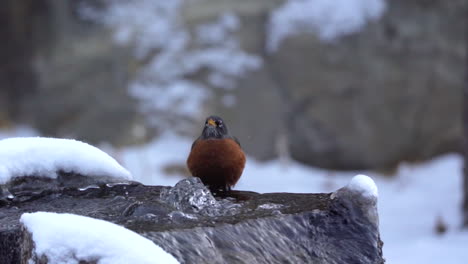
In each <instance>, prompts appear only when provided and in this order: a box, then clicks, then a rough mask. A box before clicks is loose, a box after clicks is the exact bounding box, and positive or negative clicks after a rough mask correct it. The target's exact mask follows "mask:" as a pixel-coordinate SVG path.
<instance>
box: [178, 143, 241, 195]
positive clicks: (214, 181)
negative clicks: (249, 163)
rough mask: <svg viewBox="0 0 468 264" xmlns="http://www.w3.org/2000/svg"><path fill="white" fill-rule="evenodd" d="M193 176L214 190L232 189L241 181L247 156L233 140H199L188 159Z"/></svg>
mask: <svg viewBox="0 0 468 264" xmlns="http://www.w3.org/2000/svg"><path fill="white" fill-rule="evenodd" d="M187 166H188V168H189V170H190V172H191V173H192V175H193V176H195V177H199V178H200V179H201V180H202V182H203V183H204V184H206V185H209V186H210V187H213V188H226V187H228V188H230V187H232V186H234V185H235V184H236V183H237V181H238V180H239V178H240V176H241V174H242V171H243V170H244V166H245V154H244V151H242V149H241V147H240V146H239V144H237V143H236V142H235V141H234V140H232V139H202V140H197V141H196V142H195V144H194V145H193V148H192V151H191V152H190V155H189V157H188V159H187Z"/></svg>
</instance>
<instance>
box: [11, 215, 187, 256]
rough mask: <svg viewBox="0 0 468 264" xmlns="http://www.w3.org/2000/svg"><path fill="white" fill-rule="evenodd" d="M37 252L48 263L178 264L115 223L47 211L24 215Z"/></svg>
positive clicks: (156, 247) (23, 220)
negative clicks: (45, 258) (44, 257)
mask: <svg viewBox="0 0 468 264" xmlns="http://www.w3.org/2000/svg"><path fill="white" fill-rule="evenodd" d="M20 221H21V223H22V224H23V225H24V226H25V227H26V229H27V230H28V231H29V232H30V233H32V239H33V240H34V243H35V246H36V248H35V253H36V255H37V256H38V257H40V256H43V255H45V256H47V259H48V263H50V264H55V263H57V264H59V263H78V262H80V261H86V262H93V263H94V262H96V263H99V264H120V263H122V264H127V263H139V264H146V263H165V264H166V263H167V264H171V263H179V262H178V261H177V260H176V259H175V258H174V257H173V256H172V255H170V254H169V253H167V252H166V251H164V250H163V249H162V248H160V247H159V246H157V245H155V244H154V243H153V242H152V241H150V240H148V239H146V238H144V237H142V236H140V235H138V234H137V233H135V232H133V231H130V230H128V229H126V228H124V227H121V226H118V225H116V224H113V223H110V222H107V221H104V220H99V219H93V218H90V217H85V216H79V215H73V214H57V213H48V212H36V213H25V214H23V215H22V216H21V220H20Z"/></svg>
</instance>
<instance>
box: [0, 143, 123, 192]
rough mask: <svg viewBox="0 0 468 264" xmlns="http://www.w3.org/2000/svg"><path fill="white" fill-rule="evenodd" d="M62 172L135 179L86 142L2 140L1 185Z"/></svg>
mask: <svg viewBox="0 0 468 264" xmlns="http://www.w3.org/2000/svg"><path fill="white" fill-rule="evenodd" d="M59 171H61V172H65V173H68V172H74V173H77V174H81V175H84V176H106V177H115V178H122V179H127V180H130V179H132V175H131V174H130V172H128V171H127V170H126V169H125V168H124V167H122V166H121V165H120V164H119V163H118V162H117V161H115V160H114V159H113V158H112V157H111V156H109V155H108V154H106V153H105V152H103V151H101V150H99V149H98V148H96V147H93V146H91V145H89V144H86V143H84V142H80V141H77V140H73V139H59V138H43V137H17V138H8V139H3V140H0V184H2V183H6V182H8V181H9V180H10V179H12V178H13V177H20V176H40V177H50V178H56V177H57V172H59Z"/></svg>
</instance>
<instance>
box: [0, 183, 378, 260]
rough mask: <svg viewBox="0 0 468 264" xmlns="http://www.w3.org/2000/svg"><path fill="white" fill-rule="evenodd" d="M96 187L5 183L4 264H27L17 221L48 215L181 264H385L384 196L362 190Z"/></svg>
mask: <svg viewBox="0 0 468 264" xmlns="http://www.w3.org/2000/svg"><path fill="white" fill-rule="evenodd" d="M41 180H43V182H42V183H39V182H41ZM59 181H61V183H60V182H59ZM18 183H20V185H21V188H19V187H18V186H16V185H17V184H18ZM89 183H90V182H86V183H82V184H80V183H79V181H67V180H66V179H61V180H60V179H57V180H50V179H41V178H35V179H34V180H31V181H29V180H20V181H17V182H16V183H14V182H13V183H10V185H9V186H3V187H4V189H7V190H8V192H10V193H11V194H12V196H13V198H11V199H6V200H5V201H4V202H3V203H0V245H1V247H0V262H1V263H27V262H26V261H27V260H28V259H29V258H30V256H31V252H32V241H31V237H30V235H29V234H28V233H27V232H25V230H24V229H23V228H22V227H21V225H20V223H19V218H20V216H21V214H22V213H24V212H35V211H49V212H60V213H64V212H67V213H74V214H79V215H85V216H90V217H94V218H100V219H104V220H107V221H111V222H114V223H117V224H119V225H122V226H125V227H127V228H129V229H131V230H133V231H135V232H137V233H139V234H141V235H143V236H145V237H146V238H149V239H150V240H152V241H154V242H155V243H156V244H157V245H159V246H161V247H162V248H163V249H164V250H166V251H167V252H169V253H171V254H172V255H173V256H175V257H176V258H177V259H178V260H179V261H180V262H181V263H384V259H383V257H382V241H381V240H380V235H379V230H378V220H377V219H378V217H376V212H377V211H376V210H377V209H376V202H377V198H376V197H368V196H366V195H364V194H363V193H362V192H360V191H356V189H355V188H350V187H344V188H342V189H340V190H338V191H337V192H335V193H332V194H291V193H270V194H258V193H254V192H245V191H233V192H232V193H230V195H228V196H227V197H224V198H221V197H213V196H212V195H211V193H210V192H209V191H208V190H207V189H206V187H205V186H203V184H201V182H200V180H199V179H198V178H191V179H187V180H182V181H180V182H179V183H178V184H177V185H176V186H174V187H173V188H170V187H162V186H145V185H142V184H139V183H136V182H125V183H111V184H108V183H104V182H95V184H92V185H91V186H88V188H86V187H87V184H89ZM28 184H32V185H37V184H40V186H41V188H43V190H42V191H39V190H37V188H35V187H32V186H28ZM21 197H23V198H24V197H28V198H27V199H22V198H21ZM369 212H373V213H375V215H374V216H375V217H369V216H370V215H373V214H369Z"/></svg>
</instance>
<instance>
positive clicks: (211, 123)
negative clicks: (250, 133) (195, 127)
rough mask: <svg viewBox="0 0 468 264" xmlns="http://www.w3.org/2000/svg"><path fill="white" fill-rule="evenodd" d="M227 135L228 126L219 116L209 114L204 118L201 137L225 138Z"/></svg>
mask: <svg viewBox="0 0 468 264" xmlns="http://www.w3.org/2000/svg"><path fill="white" fill-rule="evenodd" d="M228 136H229V132H228V128H227V126H226V124H225V123H224V120H223V119H222V118H221V117H219V116H209V117H207V118H206V121H205V127H204V128H203V132H202V134H201V138H202V139H209V138H225V137H228Z"/></svg>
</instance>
